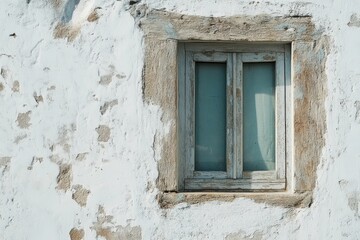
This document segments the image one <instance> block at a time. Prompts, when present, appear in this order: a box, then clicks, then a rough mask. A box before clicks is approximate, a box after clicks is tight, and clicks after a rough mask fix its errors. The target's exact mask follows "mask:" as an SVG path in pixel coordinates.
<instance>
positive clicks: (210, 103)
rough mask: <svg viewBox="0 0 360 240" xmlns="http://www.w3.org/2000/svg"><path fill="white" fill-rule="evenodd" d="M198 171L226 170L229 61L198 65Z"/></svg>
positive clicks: (196, 125) (200, 63)
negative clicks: (227, 62) (227, 76)
mask: <svg viewBox="0 0 360 240" xmlns="http://www.w3.org/2000/svg"><path fill="white" fill-rule="evenodd" d="M195 170H196V171H226V63H207V62H196V64H195Z"/></svg>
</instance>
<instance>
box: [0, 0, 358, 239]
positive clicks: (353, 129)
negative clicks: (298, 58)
mask: <svg viewBox="0 0 360 240" xmlns="http://www.w3.org/2000/svg"><path fill="white" fill-rule="evenodd" d="M71 2H72V1H71V0H70V3H71ZM56 3H59V5H58V6H57V4H56ZM66 4H67V2H66V1H65V0H64V1H63V2H62V1H61V0H58V1H57V0H46V1H39V0H31V1H29V0H28V1H26V0H21V1H20V0H1V1H0V23H1V24H0V33H1V34H0V68H1V75H0V239H4V240H12V239H36V240H42V239H54V240H56V239H59V240H63V239H70V234H69V232H70V231H71V229H78V231H76V230H73V232H72V238H73V239H72V240H75V239H81V236H82V235H84V236H83V238H84V239H107V240H110V239H131V238H133V239H138V238H139V237H140V235H141V237H142V239H228V240H229V239H336V240H337V239H360V145H359V144H360V143H359V142H360V68H359V62H360V59H359V56H360V47H359V46H360V1H356V0H354V1H339V0H338V1H336V0H329V1H325V0H323V1H315V0H313V1H306V2H305V1H303V2H302V1H294V2H288V1H285V0H276V1H271V2H260V1H259V2H257V1H235V0H227V1H216V0H212V1H205V0H191V1H190V0H189V1H185V0H183V1H176V0H163V1H157V0H143V1H141V2H140V3H138V4H146V5H147V6H148V7H149V8H157V9H162V8H163V9H165V10H167V11H172V12H178V13H182V14H192V15H203V16H210V15H213V16H231V15H239V14H247V15H256V14H264V13H266V14H269V15H286V14H293V15H311V16H313V21H314V22H315V23H316V25H317V27H319V28H320V27H321V28H324V29H325V33H326V34H327V35H328V36H329V37H330V40H331V45H330V54H329V56H328V58H327V63H326V66H327V67H326V69H327V70H326V73H327V79H328V82H327V84H328V85H327V91H328V97H327V99H326V109H327V116H326V117H327V133H326V145H325V148H324V149H323V155H322V158H321V161H320V164H319V167H318V170H317V171H318V173H317V176H318V178H317V184H316V188H315V190H314V199H313V203H312V205H311V207H309V208H294V209H292V208H282V207H275V206H269V205H265V204H262V203H255V202H253V201H252V200H250V199H242V198H240V199H236V200H234V201H233V202H216V201H214V202H207V203H202V204H198V205H187V204H186V203H182V204H179V205H177V206H176V207H174V208H170V209H161V208H160V207H159V206H158V202H157V200H156V195H157V193H158V190H157V189H156V187H155V186H156V185H155V181H156V178H157V174H158V173H157V164H156V162H157V161H158V160H159V156H158V154H154V151H153V144H154V134H155V133H156V132H162V133H164V134H166V128H167V125H166V123H162V122H161V109H160V108H159V107H158V106H155V105H148V104H145V103H143V100H142V92H141V91H142V89H141V87H142V82H141V76H142V68H143V56H144V46H143V35H142V32H141V30H140V29H139V28H138V26H137V24H136V23H135V21H134V19H133V17H132V16H131V15H130V13H129V3H128V2H127V1H115V0H81V1H80V3H79V4H78V5H77V7H76V8H75V11H74V12H73V15H72V18H71V19H67V18H64V15H66V16H67V17H68V16H69V15H68V14H69V13H68V12H66V14H64V9H66V7H65V6H66ZM97 7H100V9H97V10H96V12H97V14H98V16H99V19H97V20H95V21H88V20H87V18H88V16H89V15H90V14H91V13H92V12H93V10H94V9H95V8H97ZM69 8H70V9H71V6H70V5H69V4H68V5H67V9H69ZM68 20H69V22H68V23H67V24H68V26H69V28H71V29H72V30H71V31H73V32H75V33H74V37H75V38H74V40H72V41H67V39H65V38H55V37H54V29H55V27H56V25H57V24H58V23H59V22H60V21H63V22H66V21H68ZM13 33H15V34H16V36H14V35H12V34H13ZM76 33H77V34H76ZM10 35H12V36H10ZM40 96H41V97H40ZM106 102H107V105H108V108H107V109H106V111H105V109H104V107H102V106H104V104H106ZM101 107H102V108H101ZM100 108H101V109H102V112H101V111H100ZM59 170H62V171H63V172H62V173H63V174H62V177H63V178H60V177H58V175H59ZM73 194H74V195H73ZM73 198H74V199H73ZM75 200H76V201H75Z"/></svg>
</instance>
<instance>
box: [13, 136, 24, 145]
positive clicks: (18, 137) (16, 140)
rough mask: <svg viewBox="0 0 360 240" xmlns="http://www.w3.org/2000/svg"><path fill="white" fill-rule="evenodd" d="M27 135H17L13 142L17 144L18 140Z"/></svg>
mask: <svg viewBox="0 0 360 240" xmlns="http://www.w3.org/2000/svg"><path fill="white" fill-rule="evenodd" d="M26 137H27V134H24V135H20V136H17V137H16V138H15V140H14V143H16V144H19V142H20V141H21V140H23V139H25V138H26Z"/></svg>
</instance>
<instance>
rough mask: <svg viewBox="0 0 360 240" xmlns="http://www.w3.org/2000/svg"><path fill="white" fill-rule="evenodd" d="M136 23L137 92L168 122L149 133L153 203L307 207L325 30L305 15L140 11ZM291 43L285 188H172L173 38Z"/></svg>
mask: <svg viewBox="0 0 360 240" xmlns="http://www.w3.org/2000/svg"><path fill="white" fill-rule="evenodd" d="M139 25H140V27H141V29H142V30H143V31H144V45H145V60H144V75H143V97H144V101H145V102H148V103H150V104H155V105H159V106H160V107H161V109H162V111H163V115H162V118H161V120H162V122H163V123H164V124H167V125H169V126H170V130H169V132H168V133H167V134H166V136H164V137H160V136H161V134H156V136H155V143H157V144H156V146H155V149H154V151H155V152H156V153H159V155H160V159H159V160H158V172H159V176H158V179H157V182H156V186H157V188H158V189H159V192H160V193H159V195H158V200H159V205H160V206H161V207H163V208H168V207H172V206H174V205H176V204H178V203H181V202H187V203H189V204H197V203H201V202H205V201H212V200H216V201H232V200H233V199H236V198H250V199H253V200H254V201H256V202H265V203H267V204H274V205H280V206H283V207H296V206H300V207H304V206H309V205H310V204H311V201H312V191H313V189H314V187H315V182H316V169H317V166H318V164H319V161H320V157H321V151H322V148H323V147H324V145H325V138H324V134H325V132H326V115H325V105H324V101H325V98H326V75H325V63H326V56H327V52H328V51H327V48H328V44H329V43H328V37H327V36H325V35H323V34H322V31H321V30H318V29H316V28H315V25H314V24H313V23H312V21H311V17H310V16H293V17H292V16H269V15H256V16H244V15H239V16H231V17H203V16H190V15H181V14H177V13H171V12H166V11H161V10H150V11H147V12H146V13H145V14H144V15H143V16H142V18H141V19H140V22H139ZM179 41H181V42H188V41H206V42H229V43H251V42H262V43H273V42H277V43H279V42H281V43H291V49H292V54H291V56H292V74H291V75H292V77H291V81H292V102H291V103H290V104H291V105H292V108H293V110H292V112H293V114H292V116H291V117H292V119H291V122H292V123H293V124H292V125H291V126H288V131H291V132H292V133H293V136H294V137H293V144H292V146H291V151H292V156H293V161H292V163H290V164H293V171H292V174H291V176H287V179H289V183H288V185H287V186H288V187H287V190H286V192H279V193H276V192H268V193H267V192H260V193H245V192H180V191H179V182H178V179H179V174H181V170H179V169H178V166H179V159H178V156H179V154H178V144H179V142H178V141H179V140H178V139H179V137H178V127H179V126H178V106H177V104H178V102H177V99H178V96H177V95H178V82H177V78H176V76H177V65H178V64H177V46H178V42H179Z"/></svg>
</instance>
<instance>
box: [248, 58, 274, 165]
mask: <svg viewBox="0 0 360 240" xmlns="http://www.w3.org/2000/svg"><path fill="white" fill-rule="evenodd" d="M243 95H244V97H243V109H244V110H243V119H244V120H243V124H244V125H243V134H244V135H243V161H244V165H243V168H244V171H264V170H274V169H275V63H272V62H270V63H244V65H243Z"/></svg>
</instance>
